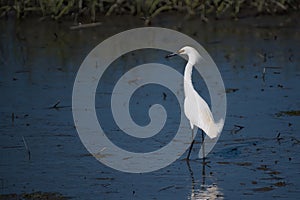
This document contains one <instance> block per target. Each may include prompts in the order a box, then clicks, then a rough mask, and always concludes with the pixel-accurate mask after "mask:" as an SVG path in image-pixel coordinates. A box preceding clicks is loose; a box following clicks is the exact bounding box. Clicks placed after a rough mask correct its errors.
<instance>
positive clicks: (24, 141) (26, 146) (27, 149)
mask: <svg viewBox="0 0 300 200" xmlns="http://www.w3.org/2000/svg"><path fill="white" fill-rule="evenodd" d="M22 139H23V143H24V146H25V149H26V151H27V154H28V160H30V150H29V148H28V145H27V142H26V140H25V138H24V136H22Z"/></svg>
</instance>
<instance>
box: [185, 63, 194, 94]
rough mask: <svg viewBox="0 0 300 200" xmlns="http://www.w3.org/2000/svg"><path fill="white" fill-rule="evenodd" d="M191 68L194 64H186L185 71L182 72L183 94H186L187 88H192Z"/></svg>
mask: <svg viewBox="0 0 300 200" xmlns="http://www.w3.org/2000/svg"><path fill="white" fill-rule="evenodd" d="M193 66H194V64H193V63H192V62H190V61H189V62H188V63H187V64H186V66H185V70H184V83H183V85H184V92H185V94H187V91H189V90H188V88H190V87H192V88H194V87H193V84H192V71H193Z"/></svg>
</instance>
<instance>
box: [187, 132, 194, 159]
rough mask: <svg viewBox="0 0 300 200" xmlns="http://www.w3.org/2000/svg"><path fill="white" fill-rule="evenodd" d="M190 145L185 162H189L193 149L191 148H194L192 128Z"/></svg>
mask: <svg viewBox="0 0 300 200" xmlns="http://www.w3.org/2000/svg"><path fill="white" fill-rule="evenodd" d="M192 140H193V141H192V143H191V146H190V149H189V152H188V155H187V157H186V160H187V161H189V160H190V155H191V151H192V149H193V146H194V143H195V139H194V128H192Z"/></svg>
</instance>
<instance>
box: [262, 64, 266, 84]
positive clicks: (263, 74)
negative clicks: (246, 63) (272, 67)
mask: <svg viewBox="0 0 300 200" xmlns="http://www.w3.org/2000/svg"><path fill="white" fill-rule="evenodd" d="M265 75H266V68H265V67H264V69H263V72H262V79H263V81H264V82H265Z"/></svg>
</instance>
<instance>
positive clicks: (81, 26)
mask: <svg viewBox="0 0 300 200" xmlns="http://www.w3.org/2000/svg"><path fill="white" fill-rule="evenodd" d="M99 25H102V22H95V23H90V24H81V23H80V24H78V25H76V26H71V27H70V29H71V30H76V29H82V28H92V27H95V26H99Z"/></svg>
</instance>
